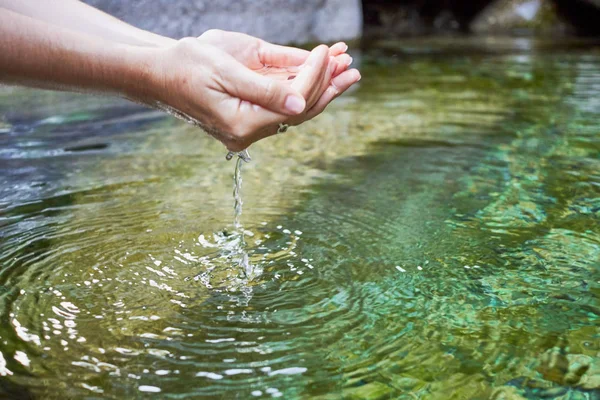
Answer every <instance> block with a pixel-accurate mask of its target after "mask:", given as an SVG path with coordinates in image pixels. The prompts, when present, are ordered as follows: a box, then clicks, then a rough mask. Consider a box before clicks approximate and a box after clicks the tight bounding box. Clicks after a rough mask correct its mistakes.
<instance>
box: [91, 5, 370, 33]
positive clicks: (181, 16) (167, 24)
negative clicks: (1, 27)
mask: <svg viewBox="0 0 600 400" xmlns="http://www.w3.org/2000/svg"><path fill="white" fill-rule="evenodd" d="M85 2H86V3H89V4H91V5H93V6H95V7H98V8H100V9H102V10H104V11H106V12H108V13H109V14H111V15H114V16H115V17H117V18H120V19H122V20H124V21H127V22H129V23H131V24H133V25H135V26H137V27H139V28H142V29H146V30H150V31H153V32H156V33H159V34H162V35H166V36H170V37H175V38H180V37H185V36H199V35H200V34H202V32H204V31H206V30H208V29H211V28H218V29H224V30H232V31H238V32H244V33H248V34H250V35H254V36H257V37H260V38H262V39H265V40H268V41H273V42H277V43H307V42H331V41H335V40H348V39H354V38H358V37H359V36H360V35H361V33H362V12H361V3H360V0H325V1H323V0H300V1H298V0H264V1H253V0H220V1H208V0H194V1H187V0H136V1H122V0H85Z"/></svg>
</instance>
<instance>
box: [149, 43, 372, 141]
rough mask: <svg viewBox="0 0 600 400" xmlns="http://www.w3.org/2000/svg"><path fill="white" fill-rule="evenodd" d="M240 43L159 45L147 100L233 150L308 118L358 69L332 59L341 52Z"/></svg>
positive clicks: (352, 79) (356, 76) (340, 90)
mask: <svg viewBox="0 0 600 400" xmlns="http://www.w3.org/2000/svg"><path fill="white" fill-rule="evenodd" d="M243 36H247V35H243ZM213 39H214V38H213ZM246 40H247V42H244V41H243V40H240V41H239V42H240V43H237V41H236V40H224V41H221V42H219V41H217V40H214V42H215V43H217V42H219V43H217V44H218V45H219V47H217V46H216V45H214V44H209V42H210V41H209V40H208V39H206V40H202V39H193V38H186V39H182V40H180V41H178V42H177V43H176V44H175V45H173V46H169V47H165V48H162V49H160V50H158V51H159V54H157V55H156V57H155V63H154V65H155V67H154V68H152V70H153V76H154V77H155V79H154V84H153V85H152V86H153V87H154V88H155V89H156V90H154V93H153V96H152V97H153V98H154V99H156V100H157V101H156V103H155V104H154V105H155V106H157V107H159V108H163V109H166V110H167V111H169V112H171V113H172V114H174V115H176V116H179V117H181V118H183V119H186V120H188V121H189V122H192V123H195V124H197V125H200V126H202V127H203V128H204V129H205V130H206V131H207V132H208V133H210V134H211V135H213V136H214V137H216V138H217V139H219V140H220V141H221V142H223V143H224V144H225V146H226V147H227V148H228V149H229V150H232V151H240V150H243V149H245V148H247V147H248V146H249V145H250V144H252V143H254V142H256V141H257V140H260V139H262V138H264V137H267V136H270V135H273V134H275V133H276V132H277V128H278V126H279V124H280V123H286V124H289V125H298V124H300V123H302V122H304V121H306V120H308V119H311V118H314V116H316V115H318V114H319V113H320V112H321V111H323V109H324V108H325V107H326V106H327V104H329V102H331V100H333V99H334V98H335V97H337V96H338V95H339V94H341V93H343V92H344V91H345V90H346V89H348V88H349V87H350V86H351V85H352V84H354V83H355V82H357V81H358V80H359V79H360V74H359V73H358V71H356V70H348V71H347V70H346V67H347V63H346V65H344V63H340V62H338V61H337V60H336V57H339V56H340V55H342V54H341V53H343V51H342V52H340V54H337V55H333V54H330V53H331V50H330V49H329V48H328V47H327V46H324V45H321V46H318V47H317V48H315V49H314V50H313V51H312V52H306V53H305V51H304V50H299V49H295V50H290V48H285V47H283V46H275V45H270V44H264V43H266V42H262V41H259V40H258V39H255V40H252V39H247V38H246ZM251 42H253V43H254V44H252V45H250V44H251ZM338 47H342V46H338ZM343 50H345V48H343ZM338 51H339V50H338ZM286 64H287V65H286ZM265 69H266V71H267V72H266V73H265ZM270 70H276V71H275V72H276V73H270V72H269V71H270ZM282 70H284V72H285V74H288V73H293V75H292V76H293V78H292V79H288V78H289V75H288V76H286V75H284V74H282V73H281V71H282ZM284 77H285V79H284Z"/></svg>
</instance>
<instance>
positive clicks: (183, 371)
mask: <svg viewBox="0 0 600 400" xmlns="http://www.w3.org/2000/svg"><path fill="white" fill-rule="evenodd" d="M353 56H354V59H355V60H356V61H357V62H360V63H361V71H362V75H363V79H362V80H361V82H360V86H359V87H358V89H357V90H355V91H354V92H352V93H350V94H349V95H347V96H344V97H342V98H340V99H339V100H338V102H337V103H336V104H334V105H332V106H330V107H329V108H328V111H327V112H326V113H325V114H324V115H322V116H320V117H319V119H317V120H315V121H311V122H309V123H307V124H305V125H303V126H301V127H297V128H293V129H290V131H289V132H288V133H286V135H278V136H277V137H274V138H270V139H268V140H265V141H263V142H260V143H258V144H257V145H255V146H253V147H252V151H253V154H252V155H253V159H254V162H252V163H249V164H244V183H245V185H244V192H243V197H244V215H243V226H240V227H239V228H236V226H235V223H233V224H232V215H231V214H232V211H231V210H232V206H233V200H232V196H231V178H232V177H231V172H232V171H231V170H232V165H231V164H230V163H227V162H225V161H224V160H223V148H222V146H221V145H220V144H218V143H216V141H214V140H213V139H211V138H209V137H207V136H205V135H202V134H199V133H198V131H197V128H195V127H193V126H188V125H186V124H184V123H181V122H180V121H177V120H175V119H172V118H167V117H164V116H162V114H160V113H157V112H154V111H147V110H145V109H141V108H138V107H136V106H130V105H128V104H127V103H125V102H119V101H114V100H112V99H104V98H90V97H82V96H76V95H69V94H62V93H49V92H35V91H28V90H22V89H19V90H9V89H1V91H0V93H1V94H0V116H1V118H0V132H1V134H0V171H1V172H0V182H1V185H0V238H1V239H0V305H1V309H0V310H1V311H0V317H1V318H2V321H1V323H0V354H1V355H2V356H1V357H0V374H3V376H2V377H0V398H2V397H8V398H28V396H29V398H36V399H37V398H40V399H57V398H107V399H111V398H115V399H116V398H119V399H120V398H153V397H154V398H161V399H162V398H201V397H208V398H254V397H256V398H272V397H281V398H285V399H295V398H307V397H311V398H320V399H339V398H351V399H357V398H358V399H360V398H369V399H375V398H377V399H378V398H393V399H414V398H423V399H449V398H456V399H487V398H493V396H496V398H502V396H507V395H508V393H513V398H514V393H519V394H520V395H521V396H522V397H524V398H530V399H541V398H544V399H553V398H554V399H559V398H560V399H567V398H568V399H584V398H588V399H591V398H597V396H598V386H597V385H598V384H597V377H598V374H599V373H598V371H599V369H600V368H599V365H598V353H599V352H600V331H599V326H600V324H599V321H598V317H599V315H600V304H599V301H598V295H599V294H600V283H599V281H600V275H599V273H598V267H599V265H600V228H599V226H600V225H599V223H598V222H599V221H598V220H599V218H600V208H599V207H600V175H599V173H598V171H600V161H599V160H600V154H599V153H600V136H599V135H598V132H599V131H600V122H599V121H600V119H599V118H598V117H599V115H598V114H600V102H599V100H598V99H600V96H599V95H600V49H599V47H598V46H597V45H595V44H594V43H590V42H571V43H563V42H554V43H550V42H540V41H532V40H526V39H486V40H482V39H479V40H470V41H456V40H452V39H444V40H440V39H430V40H421V41H418V40H415V41H404V42H402V43H396V42H381V43H377V44H374V45H372V46H371V47H370V49H369V50H368V51H365V52H363V53H362V54H354V55H353ZM236 232H237V233H239V232H242V234H241V235H240V234H236ZM242 241H243V243H245V244H243V245H242ZM240 248H241V249H243V250H244V251H243V252H242V253H243V254H246V255H247V261H248V265H251V266H252V268H253V269H252V276H251V277H249V276H248V275H247V273H246V272H247V271H244V269H243V268H239V254H240V253H239V252H237V251H238V250H239V249H240ZM594 396H596V397H594Z"/></svg>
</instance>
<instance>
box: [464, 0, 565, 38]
mask: <svg viewBox="0 0 600 400" xmlns="http://www.w3.org/2000/svg"><path fill="white" fill-rule="evenodd" d="M567 29H568V28H567V25H566V24H564V23H563V22H562V21H561V19H560V18H559V16H558V14H557V13H556V10H555V8H554V6H553V4H552V2H551V0H497V1H494V2H493V3H491V4H490V5H489V6H488V7H486V8H485V9H484V10H483V11H482V12H481V13H480V14H479V15H478V16H477V17H476V18H475V19H474V20H473V21H472V22H471V25H470V30H471V31H472V32H474V33H478V34H498V33H515V32H523V31H525V32H528V33H536V34H558V33H561V34H562V33H565V32H566V31H567Z"/></svg>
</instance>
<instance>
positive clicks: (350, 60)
mask: <svg viewBox="0 0 600 400" xmlns="http://www.w3.org/2000/svg"><path fill="white" fill-rule="evenodd" d="M353 60H354V59H353V58H352V57H350V58H348V61H347V63H346V65H350V64H352V61H353Z"/></svg>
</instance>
